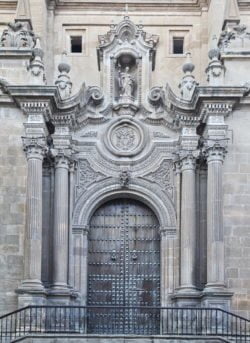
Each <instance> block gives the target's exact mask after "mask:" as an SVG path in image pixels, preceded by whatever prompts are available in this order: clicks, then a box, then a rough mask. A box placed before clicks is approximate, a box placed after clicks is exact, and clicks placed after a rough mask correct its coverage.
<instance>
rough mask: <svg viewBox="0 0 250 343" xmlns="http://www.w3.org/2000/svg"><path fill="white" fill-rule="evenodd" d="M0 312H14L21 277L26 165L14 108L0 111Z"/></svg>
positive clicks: (18, 113)
mask: <svg viewBox="0 0 250 343" xmlns="http://www.w3.org/2000/svg"><path fill="white" fill-rule="evenodd" d="M0 120H1V123H5V124H4V125H1V126H0V137H1V138H0V148H1V176H0V179H1V180H2V182H1V185H0V192H1V206H0V226H1V229H0V279H1V282H0V312H1V314H3V313H6V312H9V311H11V310H14V309H16V308H17V295H16V294H15V289H16V288H17V286H18V284H19V282H20V280H21V279H22V277H23V239H24V222H25V201H26V200H25V188H26V161H25V156H24V153H23V151H22V145H21V136H22V135H23V134H24V128H23V121H24V116H23V114H22V112H21V111H19V110H17V109H15V108H7V107H2V108H1V109H0Z"/></svg>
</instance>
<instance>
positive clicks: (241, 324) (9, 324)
mask: <svg viewBox="0 0 250 343" xmlns="http://www.w3.org/2000/svg"><path fill="white" fill-rule="evenodd" d="M46 333H47V334H49V333H53V334H56V333H58V334H68V335H71V334H98V335H105V334H108V335H119V334H122V335H129V334H136V335H137V334H138V335H166V336H190V337H192V336H200V337H212V336H213V337H214V336H215V337H220V338H225V339H228V340H229V341H231V342H237V343H238V342H241V343H248V342H250V321H249V320H248V319H245V318H243V317H240V316H238V315H236V314H233V313H230V312H227V311H224V310H221V309H217V308H183V307H182V308H174V307H126V306H119V307H118V306H85V307H84V306H27V307H24V308H22V309H19V310H16V311H14V312H11V313H9V314H6V315H4V316H1V317H0V343H9V342H12V341H14V340H15V339H17V338H19V337H25V336H28V335H34V334H46Z"/></svg>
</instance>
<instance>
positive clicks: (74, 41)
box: [70, 36, 82, 53]
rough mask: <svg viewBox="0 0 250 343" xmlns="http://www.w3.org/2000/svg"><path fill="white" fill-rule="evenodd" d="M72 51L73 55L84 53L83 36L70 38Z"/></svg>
mask: <svg viewBox="0 0 250 343" xmlns="http://www.w3.org/2000/svg"><path fill="white" fill-rule="evenodd" d="M70 51H71V52H72V53H81V52H82V36H71V37H70Z"/></svg>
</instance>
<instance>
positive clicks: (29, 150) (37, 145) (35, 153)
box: [22, 136, 48, 160]
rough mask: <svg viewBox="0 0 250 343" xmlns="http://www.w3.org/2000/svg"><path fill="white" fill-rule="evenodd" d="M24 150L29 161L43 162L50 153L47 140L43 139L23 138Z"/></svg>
mask: <svg viewBox="0 0 250 343" xmlns="http://www.w3.org/2000/svg"><path fill="white" fill-rule="evenodd" d="M22 140H23V150H24V152H25V153H26V157H27V159H39V160H43V158H44V155H45V154H46V152H47V151H48V148H47V144H46V138H45V137H44V136H42V137H22Z"/></svg>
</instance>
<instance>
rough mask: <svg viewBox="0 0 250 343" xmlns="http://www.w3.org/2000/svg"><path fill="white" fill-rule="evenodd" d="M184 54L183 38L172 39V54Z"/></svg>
mask: <svg viewBox="0 0 250 343" xmlns="http://www.w3.org/2000/svg"><path fill="white" fill-rule="evenodd" d="M183 53H184V37H173V54H178V55H179V54H183Z"/></svg>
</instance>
